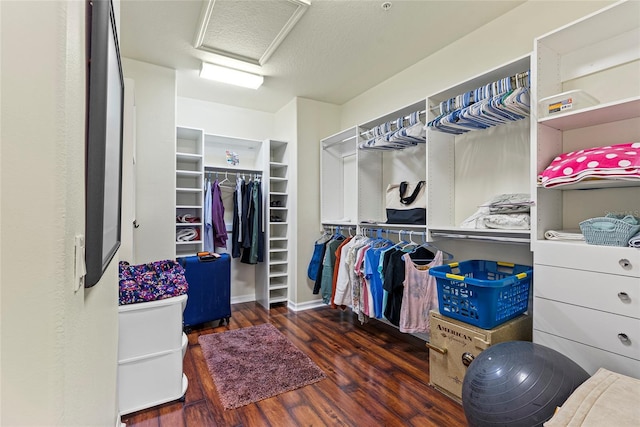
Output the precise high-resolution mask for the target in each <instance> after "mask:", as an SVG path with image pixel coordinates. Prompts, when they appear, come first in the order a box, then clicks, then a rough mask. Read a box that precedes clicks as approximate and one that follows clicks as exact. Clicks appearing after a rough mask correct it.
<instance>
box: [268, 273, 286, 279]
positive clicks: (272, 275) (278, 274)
mask: <svg viewBox="0 0 640 427" xmlns="http://www.w3.org/2000/svg"><path fill="white" fill-rule="evenodd" d="M287 276H288V274H287V273H271V274H269V278H271V279H273V278H276V277H287Z"/></svg>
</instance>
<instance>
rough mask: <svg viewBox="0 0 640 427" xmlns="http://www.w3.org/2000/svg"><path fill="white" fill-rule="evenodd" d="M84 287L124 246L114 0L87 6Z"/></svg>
mask: <svg viewBox="0 0 640 427" xmlns="http://www.w3.org/2000/svg"><path fill="white" fill-rule="evenodd" d="M87 18H88V20H87V47H88V55H87V57H88V61H87V64H88V65H87V89H88V90H87V127H86V153H85V155H86V159H85V160H86V162H85V165H86V167H85V184H86V185H85V192H86V193H85V196H86V197H85V200H86V226H85V235H86V241H85V263H86V270H87V275H86V277H85V283H84V286H85V287H91V286H94V285H95V284H96V283H98V281H99V280H100V278H101V277H102V275H103V274H104V271H105V270H106V268H107V267H108V266H109V264H110V262H111V260H112V259H113V257H114V255H115V254H116V252H117V250H118V248H119V247H120V240H121V237H120V232H121V224H120V212H121V204H122V122H123V120H122V113H123V105H124V104H123V102H124V79H123V75H122V64H121V62H120V48H119V44H118V32H117V28H116V19H115V15H114V11H113V4H112V2H111V0H89V1H87Z"/></svg>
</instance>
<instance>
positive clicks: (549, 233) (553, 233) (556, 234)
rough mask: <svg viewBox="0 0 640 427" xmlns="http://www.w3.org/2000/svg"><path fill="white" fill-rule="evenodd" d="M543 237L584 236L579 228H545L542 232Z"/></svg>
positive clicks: (575, 238)
mask: <svg viewBox="0 0 640 427" xmlns="http://www.w3.org/2000/svg"><path fill="white" fill-rule="evenodd" d="M544 238H545V239H547V240H574V241H575V240H577V241H580V240H584V236H583V235H582V232H581V231H580V230H579V229H570V230H547V231H545V232H544Z"/></svg>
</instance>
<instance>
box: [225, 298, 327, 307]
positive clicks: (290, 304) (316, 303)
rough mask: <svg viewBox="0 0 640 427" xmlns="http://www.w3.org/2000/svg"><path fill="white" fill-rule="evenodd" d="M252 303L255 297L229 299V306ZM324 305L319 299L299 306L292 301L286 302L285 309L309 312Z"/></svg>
mask: <svg viewBox="0 0 640 427" xmlns="http://www.w3.org/2000/svg"><path fill="white" fill-rule="evenodd" d="M253 301H257V300H256V296H255V295H240V296H236V297H233V298H231V304H241V303H243V302H253ZM325 305H326V304H325V303H323V302H322V300H321V299H318V300H314V301H307V302H303V303H301V304H296V303H294V302H292V301H287V307H288V308H290V309H291V310H293V311H303V310H310V309H312V308H318V307H323V306H325Z"/></svg>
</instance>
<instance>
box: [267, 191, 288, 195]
mask: <svg viewBox="0 0 640 427" xmlns="http://www.w3.org/2000/svg"><path fill="white" fill-rule="evenodd" d="M269 194H270V195H272V196H286V195H287V194H288V193H283V192H281V191H271V192H270V193H269Z"/></svg>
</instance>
